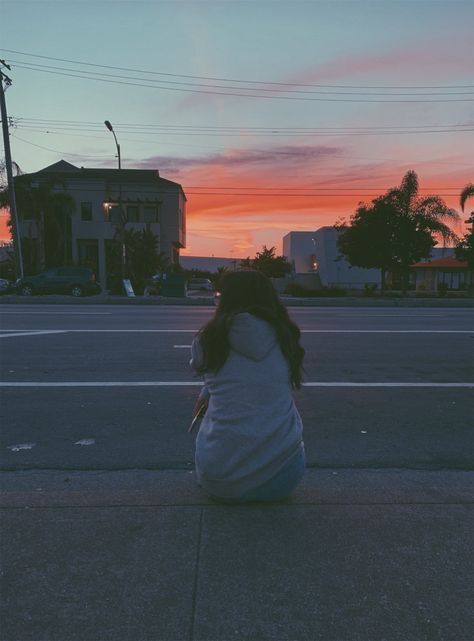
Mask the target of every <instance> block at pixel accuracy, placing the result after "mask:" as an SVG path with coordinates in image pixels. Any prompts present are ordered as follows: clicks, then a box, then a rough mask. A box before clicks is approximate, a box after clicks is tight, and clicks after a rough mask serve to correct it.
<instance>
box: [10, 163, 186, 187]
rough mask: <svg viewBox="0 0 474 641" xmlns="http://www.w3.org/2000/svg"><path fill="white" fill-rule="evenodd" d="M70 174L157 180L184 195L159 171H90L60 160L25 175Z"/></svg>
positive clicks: (111, 178)
mask: <svg viewBox="0 0 474 641" xmlns="http://www.w3.org/2000/svg"><path fill="white" fill-rule="evenodd" d="M64 174H68V176H67V178H70V177H74V179H79V180H82V179H86V180H90V179H103V180H104V179H107V180H116V181H121V182H124V183H126V182H132V181H133V182H147V183H148V182H156V181H157V180H158V181H159V182H160V183H162V184H166V185H169V186H174V187H177V188H178V189H180V190H181V191H182V193H183V195H184V191H183V188H182V186H181V185H180V184H179V183H177V182H174V181H172V180H167V179H166V178H162V177H161V176H160V172H159V171H158V169H123V168H122V169H118V168H113V169H102V168H97V167H92V168H90V169H88V168H86V167H76V165H73V164H71V163H70V162H67V161H66V160H59V161H58V162H56V163H53V164H52V165H49V166H48V167H44V168H43V169H40V170H39V171H36V172H32V173H31V174H23V175H27V176H30V177H31V176H39V177H41V176H44V175H51V176H60V175H64Z"/></svg>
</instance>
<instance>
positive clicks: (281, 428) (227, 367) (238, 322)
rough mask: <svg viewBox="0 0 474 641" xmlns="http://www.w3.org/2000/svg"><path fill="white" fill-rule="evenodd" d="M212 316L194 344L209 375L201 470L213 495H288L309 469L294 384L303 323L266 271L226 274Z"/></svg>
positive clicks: (198, 366) (195, 362) (199, 368)
mask: <svg viewBox="0 0 474 641" xmlns="http://www.w3.org/2000/svg"><path fill="white" fill-rule="evenodd" d="M219 291H220V297H219V302H218V306H217V309H216V312H215V314H214V317H213V318H212V319H211V320H210V321H209V322H208V323H207V324H206V325H205V326H204V327H203V328H202V329H201V330H200V331H199V333H198V335H197V336H196V337H195V339H194V341H193V344H192V348H191V355H192V358H191V366H192V367H193V368H194V370H195V371H196V372H197V373H198V374H201V375H202V376H203V377H204V387H203V390H202V392H201V394H200V396H199V399H198V401H197V403H196V407H195V408H194V416H196V415H197V414H198V413H200V412H201V413H202V410H203V409H205V408H207V409H206V411H205V414H204V418H203V420H202V423H201V426H200V429H199V432H198V435H197V439H196V454H195V463H196V476H197V481H198V483H199V484H200V485H201V486H202V487H203V489H204V490H205V491H206V492H207V493H208V494H209V495H210V496H211V497H212V498H217V499H219V498H220V499H226V500H229V501H243V502H245V501H276V500H281V499H284V498H287V497H288V496H289V495H290V494H291V492H292V491H293V490H294V489H295V488H296V486H297V485H298V483H299V482H300V481H301V479H302V477H303V475H304V471H305V464H306V463H305V451H304V444H303V438H302V433H303V426H302V423H301V418H300V415H299V413H298V410H297V409H296V407H295V403H294V400H293V394H292V390H293V389H297V388H299V387H300V385H301V370H302V362H303V356H304V349H303V348H302V347H301V346H300V344H299V338H300V330H299V328H298V327H297V325H296V324H295V323H293V322H292V321H291V320H290V318H289V316H288V312H287V310H286V307H285V306H284V305H283V304H282V303H281V302H280V300H279V299H278V296H277V293H276V291H275V289H274V288H273V285H272V283H271V281H270V280H269V279H268V278H267V277H266V276H264V275H263V274H262V273H260V272H256V271H235V272H227V273H225V274H224V276H223V278H222V281H221V283H220V287H219Z"/></svg>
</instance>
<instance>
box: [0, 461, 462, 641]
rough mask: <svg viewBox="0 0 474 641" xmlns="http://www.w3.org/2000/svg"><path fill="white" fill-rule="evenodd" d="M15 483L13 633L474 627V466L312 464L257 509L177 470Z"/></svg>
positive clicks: (375, 633)
mask: <svg viewBox="0 0 474 641" xmlns="http://www.w3.org/2000/svg"><path fill="white" fill-rule="evenodd" d="M2 489H3V492H2V506H3V509H2V512H3V519H2V522H3V526H2V530H3V535H2V547H3V558H4V569H3V575H2V591H3V605H2V610H3V611H2V619H1V620H2V626H1V634H0V638H1V639H2V641H29V640H31V641H76V640H77V641H108V640H110V641H185V640H192V641H233V640H235V641H243V640H246V641H283V640H285V641H290V640H291V641H306V640H307V641H315V640H321V641H428V640H429V641H431V640H442V641H471V640H472V639H473V638H474V622H473V618H472V611H471V603H472V597H473V590H472V575H473V572H472V570H473V563H472V555H471V544H472V531H473V530H472V509H471V507H472V506H471V503H470V502H471V499H472V473H470V472H465V471H457V470H450V471H413V470H397V469H392V470H383V471H381V470H348V469H345V470H341V469H338V470H331V469H325V470H320V469H314V468H310V469H308V470H307V473H306V476H305V478H304V480H303V482H302V484H301V486H300V487H299V488H298V489H297V491H296V492H295V494H294V497H293V498H292V499H290V500H289V501H287V502H283V503H280V504H278V503H274V504H268V505H264V504H253V505H248V506H227V505H220V504H215V503H213V502H212V501H209V500H208V499H207V498H206V497H205V496H204V495H203V493H202V492H201V490H200V489H199V488H197V487H196V485H195V480H194V473H193V472H190V471H178V470H170V471H160V472H146V471H143V470H136V471H128V472H88V473H86V472H51V471H28V472H15V473H4V474H3V481H2Z"/></svg>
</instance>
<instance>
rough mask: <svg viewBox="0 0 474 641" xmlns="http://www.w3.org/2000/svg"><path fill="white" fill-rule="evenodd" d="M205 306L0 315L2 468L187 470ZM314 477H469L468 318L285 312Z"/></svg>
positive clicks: (460, 313) (472, 373)
mask: <svg viewBox="0 0 474 641" xmlns="http://www.w3.org/2000/svg"><path fill="white" fill-rule="evenodd" d="M212 313H213V309H212V308H209V307H203V308H200V307H177V306H172V307H171V306H170V307H164V306H150V307H148V306H133V307H130V306H116V305H114V306H108V305H87V306H77V305H54V306H48V305H38V304H35V305H28V304H25V305H15V306H11V307H10V306H8V307H7V306H4V307H3V309H1V310H0V316H1V326H2V330H1V331H0V349H1V357H2V358H1V383H0V385H1V390H0V392H1V396H2V401H1V407H0V410H1V415H0V418H1V421H2V432H1V440H0V453H1V459H0V463H1V466H2V468H3V469H8V470H15V469H20V470H21V469H71V470H73V469H78V470H94V469H98V470H120V469H174V468H176V469H183V468H184V469H186V468H192V467H193V454H194V438H195V437H194V435H189V434H188V433H187V426H188V423H189V417H190V413H191V410H192V407H193V404H194V400H195V397H196V396H197V393H198V390H199V385H200V381H199V379H197V378H195V377H193V375H192V372H191V371H190V369H189V366H188V361H189V345H190V343H191V340H192V337H193V333H194V332H195V331H196V330H197V329H198V328H199V327H201V326H202V325H203V324H204V323H205V322H206V320H207V319H208V318H209V317H210V316H211V314H212ZM290 313H291V315H292V317H293V318H294V319H295V320H296V322H297V323H298V324H299V326H300V328H301V329H302V332H303V334H302V343H303V346H304V347H305V349H306V358H305V370H306V374H305V382H306V385H305V387H304V388H303V389H302V390H300V391H299V392H298V393H297V394H296V402H297V405H298V407H299V409H300V413H301V415H302V418H303V423H304V427H305V444H306V451H307V458H308V465H309V466H321V467H325V466H327V467H369V468H383V467H398V468H400V467H410V468H421V469H440V468H472V442H473V440H472V432H471V430H472V425H473V424H474V421H473V418H474V412H473V410H474V405H473V391H474V360H473V346H474V343H473V337H474V329H473V327H474V324H473V320H474V317H473V311H472V310H470V309H449V308H447V309H445V308H443V309H437V308H435V309H432V308H410V309H406V308H405V309H400V308H383V309H380V308H375V309H373V308H350V307H346V308H291V309H290Z"/></svg>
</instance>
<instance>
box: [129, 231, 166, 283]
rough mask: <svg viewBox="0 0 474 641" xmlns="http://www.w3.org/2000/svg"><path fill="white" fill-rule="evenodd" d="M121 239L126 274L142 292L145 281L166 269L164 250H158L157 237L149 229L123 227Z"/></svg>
mask: <svg viewBox="0 0 474 641" xmlns="http://www.w3.org/2000/svg"><path fill="white" fill-rule="evenodd" d="M123 240H124V243H125V250H126V265H125V269H126V275H127V276H129V277H130V278H131V280H132V283H133V286H134V288H135V289H136V290H137V291H138V292H143V290H144V287H145V281H146V280H147V279H148V278H150V277H151V276H153V275H154V274H156V273H157V272H159V271H166V270H167V269H168V268H169V266H170V261H169V259H168V258H167V256H166V255H165V253H164V252H158V243H159V238H158V236H156V235H155V234H154V233H153V232H152V231H151V229H143V230H141V231H137V230H134V229H125V230H124V231H123Z"/></svg>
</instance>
